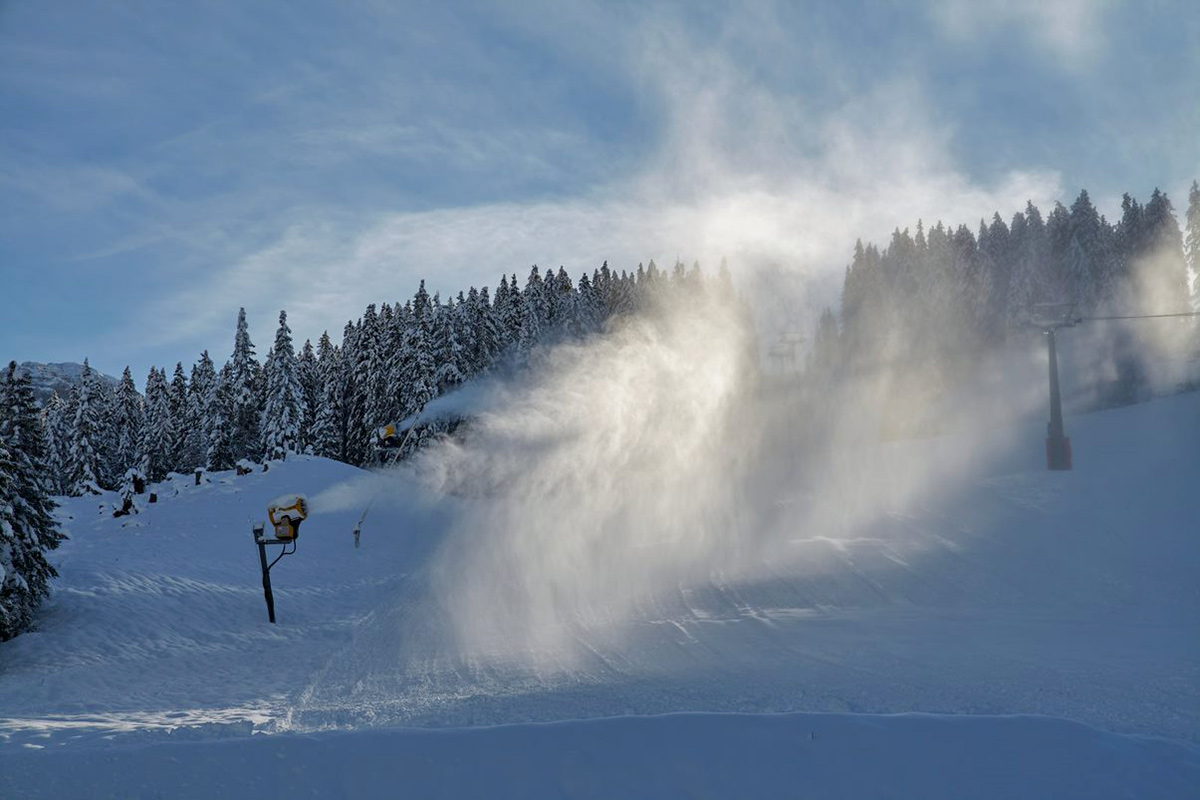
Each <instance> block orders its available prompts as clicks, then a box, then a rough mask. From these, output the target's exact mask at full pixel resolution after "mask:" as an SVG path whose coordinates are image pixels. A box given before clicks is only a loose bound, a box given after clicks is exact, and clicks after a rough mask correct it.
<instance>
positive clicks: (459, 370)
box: [431, 305, 465, 394]
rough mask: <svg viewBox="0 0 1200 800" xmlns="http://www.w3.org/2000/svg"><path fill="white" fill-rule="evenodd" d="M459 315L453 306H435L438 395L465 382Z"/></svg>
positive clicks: (434, 332) (434, 355)
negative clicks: (456, 320) (456, 319)
mask: <svg viewBox="0 0 1200 800" xmlns="http://www.w3.org/2000/svg"><path fill="white" fill-rule="evenodd" d="M457 313H458V311H457V309H456V307H455V306H453V305H445V306H440V307H438V306H437V305H435V306H434V314H433V322H432V338H433V341H432V343H431V344H432V350H433V363H434V364H435V365H436V366H437V371H436V372H435V374H434V379H433V380H434V387H435V389H436V393H437V394H443V393H445V392H447V391H449V390H450V389H452V388H454V387H455V386H458V385H459V384H460V383H462V382H463V380H464V376H463V372H464V368H463V365H464V361H465V356H464V353H463V348H462V346H461V345H460V344H459V341H458V331H457V330H456V328H457V325H456V324H455V316H456V314H457Z"/></svg>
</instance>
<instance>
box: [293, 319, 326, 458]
mask: <svg viewBox="0 0 1200 800" xmlns="http://www.w3.org/2000/svg"><path fill="white" fill-rule="evenodd" d="M296 368H297V374H298V375H299V378H300V390H301V392H302V394H303V395H304V409H303V412H302V414H301V419H302V420H303V424H302V425H301V426H300V445H301V450H303V452H305V453H311V452H313V446H312V426H313V424H314V423H315V422H316V418H317V408H318V406H319V404H320V402H321V383H320V379H319V377H318V375H317V354H316V351H314V350H313V346H312V342H311V341H310V340H308V339H305V340H304V346H303V347H302V348H300V355H299V356H297V359H296Z"/></svg>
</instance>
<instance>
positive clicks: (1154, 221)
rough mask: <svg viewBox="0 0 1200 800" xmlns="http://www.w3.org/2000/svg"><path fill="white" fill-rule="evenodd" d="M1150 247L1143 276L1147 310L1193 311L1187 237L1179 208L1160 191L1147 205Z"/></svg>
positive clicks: (1145, 309) (1146, 223) (1148, 244)
mask: <svg viewBox="0 0 1200 800" xmlns="http://www.w3.org/2000/svg"><path fill="white" fill-rule="evenodd" d="M1144 221H1145V226H1146V248H1147V253H1148V254H1149V255H1150V256H1151V258H1150V259H1149V261H1148V262H1147V263H1146V264H1145V265H1143V267H1142V271H1143V275H1142V277H1141V284H1142V291H1143V297H1142V302H1143V310H1144V311H1145V312H1149V313H1161V312H1181V311H1190V310H1191V303H1190V300H1191V297H1190V292H1189V290H1188V275H1187V265H1186V262H1185V261H1184V252H1183V234H1182V232H1181V231H1180V230H1179V221H1178V220H1177V219H1176V218H1175V209H1174V208H1173V207H1172V205H1171V200H1170V198H1168V197H1167V195H1166V193H1165V192H1162V191H1159V190H1158V189H1157V188H1156V189H1155V190H1154V191H1153V192H1152V193H1151V195H1150V200H1149V202H1147V203H1146V208H1145V216H1144Z"/></svg>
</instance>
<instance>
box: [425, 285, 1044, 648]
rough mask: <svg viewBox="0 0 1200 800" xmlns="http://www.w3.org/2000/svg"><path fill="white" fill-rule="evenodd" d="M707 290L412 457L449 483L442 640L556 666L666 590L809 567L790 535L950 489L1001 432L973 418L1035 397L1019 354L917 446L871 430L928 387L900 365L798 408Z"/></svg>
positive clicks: (1038, 393) (1030, 367) (827, 536)
mask: <svg viewBox="0 0 1200 800" xmlns="http://www.w3.org/2000/svg"><path fill="white" fill-rule="evenodd" d="M722 288H723V285H722V284H721V283H719V282H710V283H709V285H708V288H707V289H705V290H703V291H700V292H679V291H676V292H671V293H670V294H668V295H666V296H663V297H660V298H657V299H656V301H655V302H654V303H653V304H652V307H651V308H649V309H647V310H646V311H644V312H641V313H638V314H636V315H633V316H629V317H625V318H622V319H620V320H619V321H618V322H617V323H616V324H615V326H614V327H613V329H612V330H611V331H609V332H608V333H607V334H606V335H604V336H601V337H595V338H593V339H591V340H589V341H587V342H584V343H573V344H563V345H560V346H558V347H556V348H554V349H552V350H550V351H549V352H548V353H546V354H545V356H544V362H543V363H541V364H539V365H538V367H537V368H536V369H534V370H533V371H532V375H531V377H530V378H527V379H525V380H523V381H522V382H516V381H514V382H513V383H511V384H510V385H508V386H507V387H506V388H505V389H504V390H503V391H502V392H499V393H497V395H496V398H495V402H494V403H493V404H492V405H491V406H490V407H489V408H488V409H487V410H486V411H483V412H482V413H479V414H478V416H477V417H476V418H475V419H474V421H473V422H472V424H471V428H470V433H469V434H468V435H467V436H466V438H465V439H463V440H461V441H458V442H447V443H445V444H443V445H442V446H440V447H435V448H432V449H430V450H429V451H427V452H425V453H424V454H423V455H422V457H421V459H420V464H419V471H420V472H421V473H422V474H424V475H425V476H426V479H427V480H428V481H429V482H430V483H431V485H433V486H434V487H436V488H437V489H439V490H441V491H443V492H447V493H452V494H455V495H458V496H460V497H461V498H463V502H462V503H461V504H460V506H459V507H460V508H461V509H462V510H461V513H459V514H458V515H457V517H456V518H455V519H454V521H453V526H452V531H451V534H450V536H449V537H448V539H447V541H446V543H445V545H444V547H443V548H442V550H441V552H440V553H439V555H438V557H437V559H436V560H435V562H434V564H433V567H432V571H431V583H430V585H431V590H432V592H433V593H434V599H435V601H436V602H435V603H434V604H433V605H434V606H435V607H436V608H438V609H440V610H441V612H442V613H444V620H443V622H444V629H445V630H446V631H448V632H449V635H450V637H451V641H450V642H449V643H448V645H449V647H450V648H451V649H452V650H453V651H454V652H457V653H459V654H461V655H463V656H464V657H489V658H509V659H514V660H529V659H532V660H535V661H538V662H539V663H542V664H545V663H547V661H545V660H543V657H544V656H546V655H547V654H549V656H550V659H549V663H556V664H568V665H569V664H570V663H571V661H572V657H573V656H576V655H579V654H580V653H581V650H580V649H579V648H580V647H582V645H581V644H580V642H582V641H586V642H588V643H589V645H596V644H598V643H603V642H605V641H609V640H610V639H613V640H615V639H616V638H618V637H620V636H621V635H622V629H623V626H622V623H623V622H624V621H626V620H628V619H630V618H631V616H635V615H636V614H638V613H641V612H643V611H644V610H645V609H647V608H653V606H654V604H655V598H656V597H657V596H662V595H663V594H664V593H670V592H674V591H678V590H679V589H680V588H686V587H689V586H696V585H703V584H707V583H711V582H714V581H715V582H719V583H726V582H733V583H736V582H754V581H756V580H760V579H773V578H776V577H785V578H786V577H787V576H789V575H796V574H799V573H805V574H809V575H811V574H813V573H815V572H819V571H820V570H821V569H822V565H821V564H818V563H813V562H812V561H811V556H812V551H811V550H804V549H803V548H798V547H797V544H798V543H803V542H805V541H812V540H817V539H820V540H822V541H834V542H836V541H840V540H848V539H852V538H854V537H856V536H860V535H862V532H863V531H864V529H866V528H867V527H869V526H870V525H871V524H872V523H873V522H875V521H876V520H877V519H878V518H879V517H880V516H882V515H885V514H889V513H901V512H903V510H904V509H905V507H906V506H907V505H909V504H911V503H913V502H917V501H920V500H922V499H925V498H928V497H929V496H931V495H935V494H938V493H943V492H952V491H954V489H955V487H956V486H957V485H959V484H960V483H961V481H962V480H964V476H965V475H967V474H968V470H967V469H966V468H967V467H968V466H969V465H970V464H971V463H972V462H974V461H976V460H979V459H982V458H985V457H987V456H988V455H989V454H991V453H994V452H996V451H997V450H999V449H1002V448H1004V447H1007V446H1009V445H1010V444H1011V429H1009V428H1004V427H1002V426H997V425H995V424H991V425H988V424H982V421H983V420H986V419H990V420H993V421H994V420H997V419H1005V418H1008V419H1012V418H1019V417H1021V416H1022V415H1024V414H1026V413H1028V412H1029V411H1030V410H1031V409H1033V408H1038V407H1041V404H1042V403H1043V402H1044V397H1043V395H1044V391H1045V389H1044V375H1045V372H1044V369H1045V367H1044V362H1042V361H1041V360H1040V355H1041V354H1040V352H1038V351H1033V352H1031V353H1024V354H1021V355H1019V356H1017V357H1014V358H1012V359H1009V360H1008V361H1006V362H998V363H996V364H995V365H993V366H992V367H990V368H989V369H984V370H981V371H980V373H981V374H982V375H983V377H982V378H981V381H980V384H979V385H977V386H975V387H973V388H971V389H969V390H963V391H962V392H960V393H959V395H958V396H956V397H954V398H948V399H946V401H945V402H944V403H943V406H944V408H943V411H942V416H943V423H944V427H947V428H957V429H959V430H965V431H967V433H966V434H963V435H960V436H959V437H956V439H955V444H954V446H953V447H948V448H945V450H944V452H941V453H939V454H938V456H937V457H936V458H933V459H927V460H921V459H915V458H914V457H913V454H912V452H911V451H910V450H909V449H907V448H906V447H904V446H903V445H899V446H888V445H886V444H881V442H880V438H881V436H882V435H886V433H887V418H888V416H889V414H894V413H896V407H897V405H898V404H899V405H904V404H907V405H909V406H912V407H918V406H920V405H921V404H923V403H926V402H928V401H927V398H925V397H923V396H922V395H921V394H920V392H919V391H918V389H917V388H915V387H914V385H913V384H912V383H911V382H906V381H905V380H904V379H903V376H899V377H898V376H897V375H895V374H892V373H884V372H879V373H871V374H864V375H862V376H860V378H859V379H857V380H855V381H851V382H848V383H846V384H845V385H843V386H842V387H841V388H840V389H838V390H836V392H835V391H834V390H833V389H830V390H829V391H830V395H829V396H828V397H826V398H824V401H823V402H821V403H812V402H809V403H807V404H806V406H804V407H806V408H808V409H810V411H812V413H813V415H814V416H813V418H812V419H808V420H799V419H797V418H796V414H797V413H798V411H799V409H800V408H801V406H800V405H798V404H797V403H796V402H795V400H796V398H795V397H794V396H791V395H789V394H788V392H786V391H784V392H782V393H780V392H779V391H778V390H777V389H775V388H772V387H770V386H765V385H762V384H761V383H760V374H759V370H758V368H757V363H756V360H757V358H756V353H757V349H758V348H757V344H756V342H755V340H754V335H753V332H752V330H751V327H750V325H749V322H748V319H747V317H746V315H745V307H744V306H742V305H740V304H739V303H736V302H734V301H733V299H732V297H730V296H729V294H728V293H727V292H725V291H722ZM1018 375H1019V376H1020V377H1021V378H1023V380H1020V381H1013V380H1012V378H1013V377H1014V376H1018ZM1031 376H1032V377H1031ZM1012 386H1016V387H1018V388H1017V390H1015V391H1012V390H1011V387H1012ZM823 388H824V387H819V388H818V391H820V390H823ZM989 398H990V400H989ZM814 409H816V410H814ZM1033 447H1034V449H1037V448H1039V447H1040V440H1039V441H1037V442H1036V443H1034V444H1033Z"/></svg>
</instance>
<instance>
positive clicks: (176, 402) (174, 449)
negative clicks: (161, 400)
mask: <svg viewBox="0 0 1200 800" xmlns="http://www.w3.org/2000/svg"><path fill="white" fill-rule="evenodd" d="M167 388H168V399H169V400H170V402H171V421H172V423H173V428H174V430H173V433H174V434H175V438H174V440H173V441H172V443H171V462H170V463H171V466H170V469H171V471H172V472H191V471H192V470H193V469H195V468H196V467H197V466H200V465H201V464H202V463H203V462H199V461H192V460H191V457H190V454H189V452H188V434H189V429H188V408H189V404H188V382H187V376H186V375H185V374H184V371H183V362H181V361H176V362H175V372H174V374H173V375H172V376H171V384H170V386H168V387H167Z"/></svg>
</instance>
